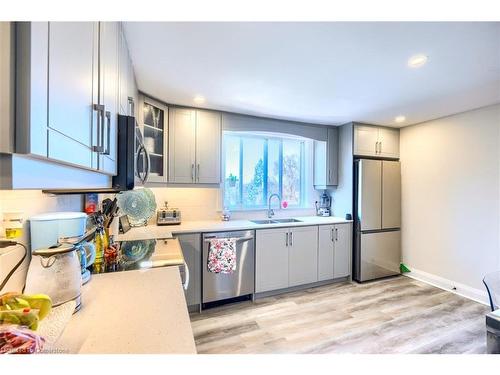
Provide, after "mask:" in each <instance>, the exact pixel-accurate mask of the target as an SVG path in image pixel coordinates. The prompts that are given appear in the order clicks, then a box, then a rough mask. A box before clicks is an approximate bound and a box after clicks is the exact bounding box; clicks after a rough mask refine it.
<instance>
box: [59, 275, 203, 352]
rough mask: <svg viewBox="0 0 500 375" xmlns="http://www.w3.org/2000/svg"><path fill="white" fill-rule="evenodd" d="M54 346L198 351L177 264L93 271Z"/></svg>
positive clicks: (76, 349) (78, 349) (80, 349)
mask: <svg viewBox="0 0 500 375" xmlns="http://www.w3.org/2000/svg"><path fill="white" fill-rule="evenodd" d="M53 348H54V350H57V351H59V352H64V353H86V354H103V353H104V354H121V353H124V354H165V353H168V354H196V347H195V343H194V338H193V332H192V329H191V323H190V320H189V314H188V311H187V306H186V301H185V298H184V292H183V289H182V285H181V278H180V274H179V268H178V267H175V266H174V267H163V268H153V269H148V270H138V271H125V272H116V273H104V274H100V275H92V279H91V280H90V282H89V283H87V284H86V285H84V287H83V292H82V308H81V310H80V311H79V312H77V313H76V314H75V315H73V317H72V318H71V320H70V322H69V324H68V325H67V326H66V329H65V330H64V332H63V334H62V336H61V338H60V339H59V340H58V341H57V342H56V344H55V345H54V347H53Z"/></svg>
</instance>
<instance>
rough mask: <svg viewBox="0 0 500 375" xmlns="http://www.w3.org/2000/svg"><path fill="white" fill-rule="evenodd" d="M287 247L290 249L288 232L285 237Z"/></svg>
mask: <svg viewBox="0 0 500 375" xmlns="http://www.w3.org/2000/svg"><path fill="white" fill-rule="evenodd" d="M285 245H286V246H287V247H288V232H286V236H285Z"/></svg>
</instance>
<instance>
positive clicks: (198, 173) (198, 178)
mask: <svg viewBox="0 0 500 375" xmlns="http://www.w3.org/2000/svg"><path fill="white" fill-rule="evenodd" d="M196 180H197V181H198V182H200V164H198V165H197V166H196Z"/></svg>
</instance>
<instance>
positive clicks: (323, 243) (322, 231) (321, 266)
mask: <svg viewBox="0 0 500 375" xmlns="http://www.w3.org/2000/svg"><path fill="white" fill-rule="evenodd" d="M334 233H335V227H334V226H333V225H322V226H320V227H319V235H318V281H323V280H331V279H333V255H334V249H333V247H334Z"/></svg>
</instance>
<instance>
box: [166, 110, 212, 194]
mask: <svg viewBox="0 0 500 375" xmlns="http://www.w3.org/2000/svg"><path fill="white" fill-rule="evenodd" d="M220 149H221V115H220V113H217V112H212V111H204V110H195V109H187V108H172V109H171V110H170V115H169V178H168V181H169V182H171V183H187V184H193V183H200V184H218V183H220V160H221V158H220V152H221V151H220Z"/></svg>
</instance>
